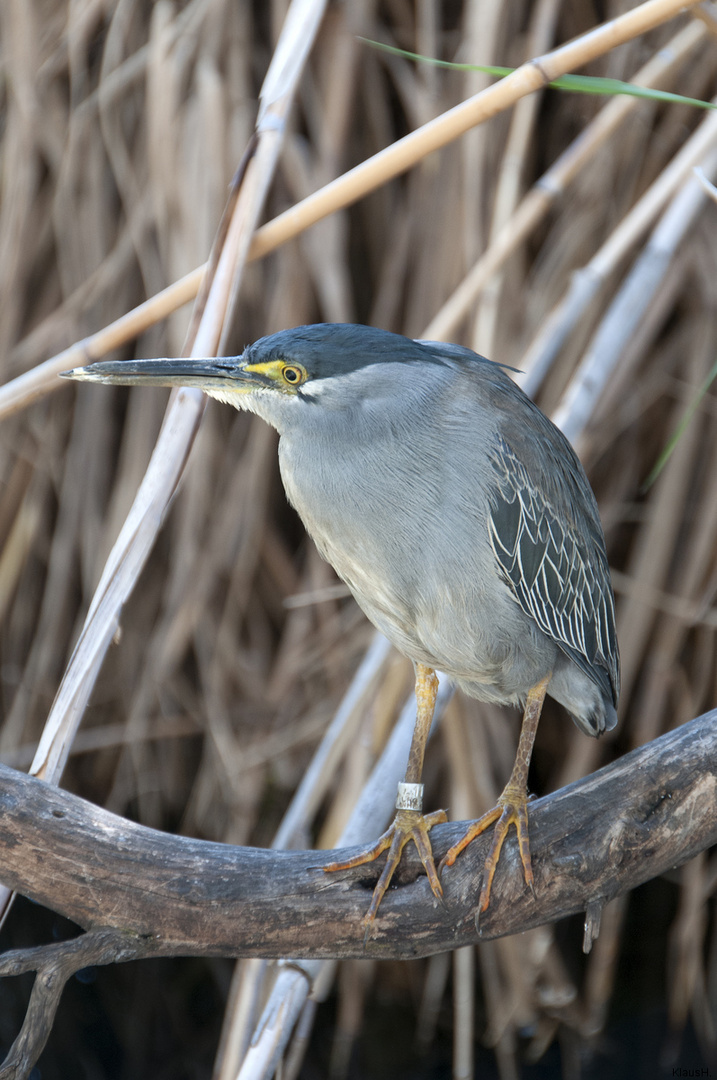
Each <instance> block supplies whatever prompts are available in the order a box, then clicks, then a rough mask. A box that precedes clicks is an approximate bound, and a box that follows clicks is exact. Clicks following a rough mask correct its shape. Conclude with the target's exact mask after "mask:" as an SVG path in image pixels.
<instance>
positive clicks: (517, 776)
mask: <svg viewBox="0 0 717 1080" xmlns="http://www.w3.org/2000/svg"><path fill="white" fill-rule="evenodd" d="M551 674H552V672H551V673H550V674H548V675H546V676H545V678H544V679H542V680H541V681H540V682H539V683H537V684H536V685H535V686H534V687H533V688H532V690H530V691H529V693H528V697H527V699H526V702H525V711H524V713H523V724H522V727H521V729H520V739H519V740H518V750H517V753H516V755H515V763H514V765H513V771H512V772H511V774H510V779H509V781H508V783H507V784H506V785H505V788H504V789H503V794H502V795H501V796H500V798H499V799H498V805H497V806H495V807H494V808H493V809H492V810H489V811H488V813H487V814H484V815H483V817H482V818H480V819H479V820H478V821H475V822H474V823H473V824H472V825H471V827H470V828H469V829H468V831H467V832H466V833H465V835H464V836H463V837H462V838H461V839H460V840H459V841H458V843H457V844H454V845H453V847H452V848H451V849H450V851H449V852H448V853H447V854H446V857H445V859H444V860H443V863H442V866H441V868H442V867H443V866H452V865H453V863H454V862H455V861H456V859H457V858H458V856H459V855H460V853H461V852H462V851H463V849H464V848H466V847H468V845H469V844H470V842H471V840H474V839H475V838H476V836H480V834H481V833H482V832H485V830H486V829H487V828H489V827H490V826H491V825H492V824H493V823H494V822H497V824H496V826H495V830H494V832H493V843H492V844H491V849H490V852H489V853H488V858H487V859H486V861H485V869H484V871H483V886H482V888H481V894H480V904H479V910H480V912H481V913H482V912H484V911H487V909H488V905H489V904H490V890H491V886H492V885H493V878H494V877H495V871H496V867H497V866H498V859H499V858H500V852H501V848H502V847H503V843H504V841H505V838H506V836H507V835H508V830H509V829H510V826H511V825H515V829H516V832H517V834H518V848H519V850H520V861H521V862H522V864H523V876H524V877H525V884H526V885H528V886H529V887H530V889H531V890H533V891H534V888H533V867H532V864H531V861H530V841H529V839H528V769H529V768H530V758H531V755H532V753H533V743H534V742H535V735H536V732H537V730H538V721H539V720H540V713H541V710H542V708H543V701H544V700H545V692H546V690H547V689H548V683H549V682H550V675H551Z"/></svg>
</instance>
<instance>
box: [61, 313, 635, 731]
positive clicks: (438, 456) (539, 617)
mask: <svg viewBox="0 0 717 1080" xmlns="http://www.w3.org/2000/svg"><path fill="white" fill-rule="evenodd" d="M276 360H281V361H283V362H285V363H287V364H298V365H301V366H302V367H303V368H304V369H305V370H306V373H307V375H308V377H307V378H306V381H305V382H303V383H302V384H301V385H300V386H298V387H291V386H286V387H281V390H282V392H278V393H277V386H276V382H275V381H274V380H272V379H271V378H269V377H267V376H263V375H262V374H261V372H257V373H255V374H254V375H253V377H252V379H253V381H252V383H251V386H249V387H248V388H247V386H246V385H245V382H244V381H242V375H241V371H242V369H243V368H244V369H245V368H247V367H249V368H256V365H266V364H269V363H271V362H272V361H276ZM168 364H173V365H174V367H173V369H172V370H173V371H174V373H175V374H174V376H173V378H172V379H167V378H166V372H167V370H168V369H167V368H166V366H165V367H163V365H168ZM197 372H198V374H197ZM138 374H139V375H141V376H142V379H143V381H157V382H162V381H171V382H175V383H176V382H184V383H188V384H190V385H191V384H194V383H196V384H197V385H201V386H202V387H203V388H204V389H206V390H207V392H208V393H209V394H211V395H212V396H214V397H217V398H219V399H220V400H223V401H228V402H230V403H231V404H234V405H235V406H237V407H238V408H244V409H250V410H251V411H253V412H256V413H258V414H259V415H260V416H262V417H263V418H264V419H265V420H267V421H268V422H269V423H270V424H272V425H273V426H274V427H276V428H277V430H278V431H279V433H280V441H279V462H280V468H281V475H282V479H283V482H284V486H285V489H286V493H287V496H288V498H289V500H290V502H291V503H292V504H293V506H295V508H296V510H297V511H298V513H299V515H300V516H301V518H302V520H303V521H304V524H305V525H306V528H307V530H308V532H309V533H310V534H311V536H312V537H313V538H314V541H315V542H316V545H317V547H318V549H319V551H320V552H321V554H322V555H323V556H324V558H326V559H327V560H328V561H329V562H330V563H331V564H332V565H333V566H334V567H335V569H336V571H337V573H338V574H339V575H340V576H341V577H342V578H343V580H344V581H345V582H346V583H347V585H348V586H349V588H350V589H351V591H352V592H353V594H354V596H355V597H356V599H357V601H358V603H359V604H360V606H361V607H362V608H363V610H364V611H365V612H366V614H367V615H368V617H369V618H370V619H371V621H372V622H373V623H374V624H375V625H376V626H377V627H378V628H379V629H380V630H382V631H383V633H385V634H386V636H387V637H388V638H389V639H390V640H391V641H392V642H393V643H394V644H395V645H396V647H397V648H398V649H399V650H400V651H401V652H403V653H405V654H406V655H407V656H409V657H410V658H411V659H412V660H414V661H417V662H420V663H423V664H426V665H427V666H429V667H432V668H439V669H440V670H443V671H445V672H446V673H447V674H449V675H451V676H452V677H453V678H454V679H455V680H456V682H457V683H458V685H459V686H461V687H462V688H463V689H464V690H465V691H466V692H467V693H469V694H471V695H473V696H475V697H478V698H482V699H484V700H488V701H494V702H500V703H511V704H517V703H519V702H522V701H524V700H525V697H526V694H527V693H528V691H529V689H530V688H531V687H532V686H534V685H535V684H536V682H538V681H539V680H540V679H541V678H542V677H543V676H544V675H545V674H546V673H547V672H549V671H552V672H553V675H552V679H551V682H550V684H549V687H548V693H549V694H550V695H551V696H553V697H554V698H556V699H557V700H558V701H559V702H561V703H562V704H563V705H564V706H565V707H566V708H567V709H568V711H569V712H570V713H571V715H572V716H573V718H574V719H575V721H576V723H577V724H578V725H579V726H580V727H581V728H582V729H583V730H584V731H586V732H587V733H588V734H592V735H597V734H600V732H602V731H605V730H609V729H610V728H612V727H614V725H615V723H616V719H617V717H616V712H615V707H616V705H617V699H618V693H619V661H618V648H617V641H616V636H615V615H614V606H613V597H612V591H611V588H610V580H609V571H608V565H607V557H606V554H605V546H604V541H603V536H602V529H601V526H600V521H599V517H598V512H597V507H596V504H595V500H594V497H593V495H592V492H591V490H590V487H589V484H588V482H587V479H586V478H585V474H584V472H583V470H582V466H581V465H580V463H579V461H578V459H577V457H576V455H575V453H574V452H573V450H572V448H571V447H570V445H569V443H568V442H567V440H566V439H565V438H564V437H563V435H562V434H561V433H560V432H559V431H558V430H557V429H556V428H555V427H554V425H552V424H551V423H550V421H549V420H548V419H547V418H546V417H545V416H544V415H543V414H542V413H541V412H540V410H539V409H537V407H536V406H535V405H534V404H533V403H532V402H531V401H530V400H529V399H528V398H527V397H526V396H525V395H524V394H523V393H522V392H521V391H520V389H519V388H518V387H517V386H516V385H515V384H514V383H513V382H512V381H511V380H510V378H509V377H508V376H507V375H506V374H505V372H504V371H503V370H502V369H501V367H500V366H499V365H497V364H494V363H491V362H490V361H488V360H486V359H484V358H483V357H479V356H477V355H476V354H475V353H473V352H471V351H470V350H469V349H464V348H462V347H461V346H458V345H445V344H442V343H439V342H418V341H411V340H410V339H408V338H405V337H402V336H400V335H396V334H390V333H387V332H386V331H382V330H375V329H372V328H369V327H363V326H358V327H357V326H352V325H345V324H334V325H332V324H322V325H317V326H306V327H298V328H295V329H293V330H287V331H282V332H280V333H278V334H274V335H272V336H270V337H266V338H262V339H260V340H259V341H257V342H255V343H254V344H253V345H251V346H249V347H248V348H247V349H246V350H245V352H244V354H243V355H242V356H241V357H238V358H232V357H229V358H221V359H218V360H212V361H161V360H160V361H140V362H137V364H136V365H135V364H132V362H130V363H128V364H124V365H122V364H112V363H110V364H95V365H92V366H91V367H90V368H87V369H80V372H79V377H84V378H92V377H95V378H98V379H99V380H100V381H116V382H121V381H127V382H134V381H136V377H137V375H138ZM247 390H249V391H250V392H247Z"/></svg>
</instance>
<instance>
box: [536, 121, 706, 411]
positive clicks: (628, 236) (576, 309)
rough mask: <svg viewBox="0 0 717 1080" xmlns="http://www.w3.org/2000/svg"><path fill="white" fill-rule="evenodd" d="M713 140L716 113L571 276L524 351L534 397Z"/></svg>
mask: <svg viewBox="0 0 717 1080" xmlns="http://www.w3.org/2000/svg"><path fill="white" fill-rule="evenodd" d="M715 138H717V113H710V114H709V115H708V116H706V117H705V119H704V120H703V121H702V123H701V124H700V126H699V128H698V129H697V131H696V132H695V134H694V135H693V136H692V138H691V139H690V140H688V142H687V143H686V144H685V145H684V147H683V148H682V149H681V150H680V152H679V153H678V154H677V155H676V156H675V158H674V159H673V160H672V161H671V162H670V164H669V165H668V166H667V168H666V169H665V170H664V171H663V172H662V174H661V175H660V177H659V178H658V179H657V180H656V181H655V182H654V183H653V184H652V186H651V187H650V188H649V189H648V191H646V192H645V194H644V195H643V196H642V198H641V199H639V200H638V202H636V203H635V205H634V206H633V207H632V209H631V210H630V212H629V214H628V215H627V216H626V217H625V218H624V220H623V221H622V222H621V223H620V225H619V227H618V228H617V229H615V231H614V232H613V233H612V234H611V235H610V237H609V238H608V240H607V241H606V242H605V243H604V244H603V245H602V247H601V248H600V249H599V251H597V252H596V254H595V255H594V256H593V258H592V259H591V260H590V262H589V263H588V264H587V266H585V267H584V268H583V269H582V270H581V271H579V272H578V273H576V274H575V275H574V277H573V280H572V282H571V285H570V289H569V291H568V292H567V293H566V295H565V296H564V298H563V299H562V300H561V302H560V303H559V304H558V305H557V306H556V307H555V308H554V310H553V311H552V312H551V313H550V315H549V316H548V318H547V319H546V320H545V323H544V324H543V326H542V327H541V329H540V331H539V332H538V334H537V335H536V336H535V338H534V340H533V341H532V342H531V344H530V346H529V347H528V349H527V350H526V353H525V358H524V368H525V371H526V373H527V374H526V376H525V377H524V378H523V380H522V381H523V386H524V389H526V390H527V391H528V392H530V393H534V392H535V390H536V389H537V387H538V386H540V383H541V382H542V380H543V379H544V377H545V374H546V372H547V371H548V369H549V367H550V365H551V363H552V362H553V360H554V359H555V357H556V355H557V353H558V352H559V350H560V349H561V348H562V347H563V345H564V344H565V341H566V338H567V337H568V336H569V335H570V333H571V332H572V331H573V330H574V328H575V327H576V326H577V325H578V323H579V321H580V319H581V318H583V317H584V316H585V314H586V311H587V309H588V305H589V304H590V303H591V302H592V301H593V300H594V299H595V298H596V296H597V295H598V293H599V291H600V289H601V288H602V287H603V285H604V283H605V282H606V281H607V280H608V279H609V276H610V274H612V273H614V272H615V270H616V268H617V267H618V266H619V264H620V262H621V260H622V259H623V258H624V257H625V255H626V254H627V252H628V251H629V250H630V248H631V247H632V245H633V244H635V243H636V242H637V241H638V240H639V239H640V237H641V236H642V234H643V233H644V232H645V230H646V229H647V228H649V227H650V225H651V224H652V222H653V221H654V219H655V217H656V216H657V215H658V214H659V213H660V212H661V210H662V209H663V207H664V205H665V203H666V202H667V201H668V199H670V198H671V197H672V196H673V194H674V193H675V191H676V190H677V188H678V187H679V186H680V185H681V184H682V182H683V180H685V178H686V177H688V176H689V174H690V172H691V170H692V168H693V167H694V166H695V165H696V164H698V163H700V162H701V161H702V160H703V158H704V157H705V155H706V154H708V153H709V152H710V150H711V149H712V147H713V145H714V141H715Z"/></svg>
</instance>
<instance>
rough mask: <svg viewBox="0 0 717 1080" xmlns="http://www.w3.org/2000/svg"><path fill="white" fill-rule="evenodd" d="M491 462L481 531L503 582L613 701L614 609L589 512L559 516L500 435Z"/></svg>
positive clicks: (571, 473) (570, 481)
mask: <svg viewBox="0 0 717 1080" xmlns="http://www.w3.org/2000/svg"><path fill="white" fill-rule="evenodd" d="M570 454H571V455H572V450H571V451H570ZM492 464H493V467H494V476H495V481H496V482H495V485H494V487H493V490H492V491H491V508H490V513H489V523H488V524H489V535H490V543H491V546H492V548H493V553H494V555H495V558H496V560H497V562H498V565H499V567H500V570H501V573H502V576H503V578H504V580H505V582H506V583H507V585H508V586H509V588H510V590H511V592H512V593H513V596H514V598H515V600H516V601H517V602H518V604H519V605H520V607H521V608H522V609H523V611H524V612H525V613H526V614H527V615H529V616H530V617H531V618H533V619H534V620H535V622H536V623H537V625H538V626H539V627H540V629H541V630H542V631H543V633H545V634H547V635H548V637H550V638H552V639H553V641H555V642H556V644H557V645H558V646H559V647H560V648H561V649H562V650H563V652H564V653H566V655H567V656H569V657H570V658H571V659H572V660H574V661H575V663H576V664H577V665H578V667H580V668H581V669H582V670H583V671H584V672H585V673H586V674H587V675H588V676H589V677H590V678H591V679H592V680H593V681H594V682H595V683H596V684H597V685H598V686H600V688H601V689H602V690H603V691H604V693H605V694H606V696H607V697H608V698H611V699H612V701H613V703H614V704H617V697H618V693H619V661H618V649H617V636H616V632H615V607H614V601H613V595H612V589H611V587H610V572H609V569H608V563H607V555H606V553H605V547H604V542H603V538H602V531H601V529H600V528H599V525H598V526H597V527H596V511H595V510H594V509H593V507H592V505H590V506H587V505H585V506H584V507H583V509H584V511H585V513H584V514H583V515H582V516H580V515H576V514H574V513H573V514H568V513H566V514H561V513H560V512H559V511H558V509H556V506H555V505H554V503H555V502H557V501H558V500H557V499H555V500H553V503H551V501H550V499H549V496H548V497H546V495H545V493H544V492H542V491H541V489H540V488H539V487H538V485H536V484H535V483H534V482H533V481H532V479H531V476H530V474H529V472H528V469H527V468H526V467H525V465H524V464H523V462H522V461H521V460H520V459H519V458H518V457H517V456H516V455H515V453H514V452H513V450H512V449H511V447H510V446H509V445H508V443H507V442H506V441H505V440H504V439H502V438H500V437H499V438H498V440H497V443H496V446H495V450H494V453H493V455H492ZM568 464H569V469H568V475H567V487H568V489H569V490H571V494H572V495H573V498H574V500H579V499H580V498H581V497H582V496H581V492H580V485H579V484H578V483H577V482H576V480H577V474H576V473H575V468H574V466H575V465H577V459H575V461H574V462H573V461H572V459H571V460H570V461H569V463H568ZM549 494H550V493H549ZM583 501H584V499H583ZM583 519H584V524H583Z"/></svg>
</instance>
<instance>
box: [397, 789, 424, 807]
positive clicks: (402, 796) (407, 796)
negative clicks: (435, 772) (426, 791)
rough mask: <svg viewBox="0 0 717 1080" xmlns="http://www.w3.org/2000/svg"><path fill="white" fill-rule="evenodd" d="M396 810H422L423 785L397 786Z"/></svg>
mask: <svg viewBox="0 0 717 1080" xmlns="http://www.w3.org/2000/svg"><path fill="white" fill-rule="evenodd" d="M396 809H397V810H422V809H423V784H404V783H400V784H399V785H398V794H397V795H396Z"/></svg>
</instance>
